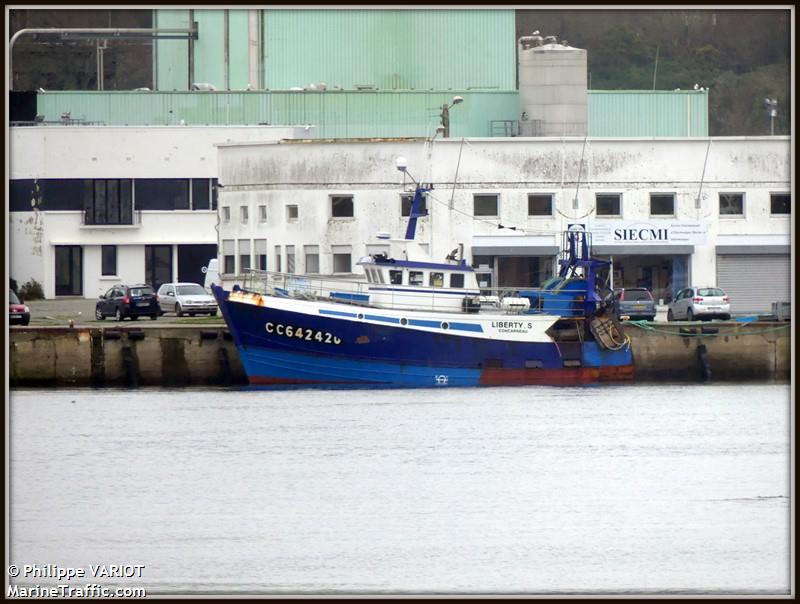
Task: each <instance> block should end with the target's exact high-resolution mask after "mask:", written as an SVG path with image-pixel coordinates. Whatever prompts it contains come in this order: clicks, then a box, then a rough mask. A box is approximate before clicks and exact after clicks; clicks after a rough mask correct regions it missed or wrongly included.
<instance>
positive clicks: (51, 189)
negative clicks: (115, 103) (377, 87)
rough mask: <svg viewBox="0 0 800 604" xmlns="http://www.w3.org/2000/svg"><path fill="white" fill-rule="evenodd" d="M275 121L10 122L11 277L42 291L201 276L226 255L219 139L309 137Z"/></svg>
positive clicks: (91, 291)
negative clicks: (221, 236) (220, 228)
mask: <svg viewBox="0 0 800 604" xmlns="http://www.w3.org/2000/svg"><path fill="white" fill-rule="evenodd" d="M309 135H313V130H308V129H306V128H296V127H276V126H241V127H230V126H226V127H222V126H203V127H200V126H174V127H106V126H28V127H12V128H10V129H9V149H10V155H11V157H10V182H9V194H8V196H7V199H8V200H9V204H8V208H9V222H8V235H9V238H8V241H9V260H8V262H9V275H10V277H11V278H12V279H14V280H16V281H17V283H18V284H19V285H22V284H23V283H25V282H27V281H29V280H31V279H33V280H36V281H37V282H39V283H40V284H42V286H43V289H44V293H45V296H46V297H47V298H53V297H55V296H61V295H74V296H83V297H86V298H94V297H97V296H98V295H99V294H101V293H103V292H105V291H106V290H107V289H108V288H109V287H110V286H111V285H113V284H115V283H120V282H124V283H142V282H144V283H150V284H152V285H154V286H156V287H158V284H160V283H162V282H166V281H170V280H173V279H179V280H185V281H195V282H200V283H202V278H203V275H202V273H201V271H200V269H201V267H202V266H204V265H205V264H206V263H207V262H208V260H209V259H210V258H213V257H216V256H217V231H216V226H217V211H216V202H217V187H216V179H217V152H216V149H215V147H214V145H215V144H217V143H222V142H229V141H267V140H276V139H280V138H284V137H285V138H291V137H295V138H297V137H308V136H309Z"/></svg>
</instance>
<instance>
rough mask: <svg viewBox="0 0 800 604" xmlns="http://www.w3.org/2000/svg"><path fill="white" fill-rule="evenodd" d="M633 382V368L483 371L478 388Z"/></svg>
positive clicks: (622, 366) (624, 366)
mask: <svg viewBox="0 0 800 604" xmlns="http://www.w3.org/2000/svg"><path fill="white" fill-rule="evenodd" d="M629 381H633V365H620V366H616V367H574V368H571V367H565V368H564V369H484V370H483V371H482V372H481V379H480V385H481V386H525V385H530V386H533V385H540V386H570V385H573V384H594V383H598V382H629Z"/></svg>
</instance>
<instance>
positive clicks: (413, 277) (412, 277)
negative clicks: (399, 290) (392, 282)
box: [408, 271, 423, 285]
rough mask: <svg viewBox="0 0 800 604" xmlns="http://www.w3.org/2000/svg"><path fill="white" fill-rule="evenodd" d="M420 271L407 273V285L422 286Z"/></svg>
mask: <svg viewBox="0 0 800 604" xmlns="http://www.w3.org/2000/svg"><path fill="white" fill-rule="evenodd" d="M422 283H423V281H422V271H409V272H408V284H409V285H422Z"/></svg>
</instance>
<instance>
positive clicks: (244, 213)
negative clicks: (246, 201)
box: [239, 206, 250, 224]
mask: <svg viewBox="0 0 800 604" xmlns="http://www.w3.org/2000/svg"><path fill="white" fill-rule="evenodd" d="M249 215H250V208H248V207H247V206H239V219H240V220H241V221H242V224H247V220H248V218H249Z"/></svg>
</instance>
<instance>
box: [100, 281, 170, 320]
mask: <svg viewBox="0 0 800 604" xmlns="http://www.w3.org/2000/svg"><path fill="white" fill-rule="evenodd" d="M159 314H160V310H159V307H158V296H157V295H156V292H155V291H153V288H152V287H150V286H149V285H145V284H143V283H139V284H137V285H121V284H120V285H115V286H114V287H112V288H111V289H109V290H108V291H107V292H106V293H104V294H103V295H102V296H100V299H99V300H98V301H97V305H96V306H95V309H94V315H95V317H96V318H97V319H98V320H99V321H102V320H103V319H105V318H106V317H116V319H117V321H122V320H123V319H125V318H126V317H130V319H131V320H132V321H135V320H136V319H138V318H139V317H145V316H146V317H150V318H151V319H153V320H155V319H158V315H159Z"/></svg>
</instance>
